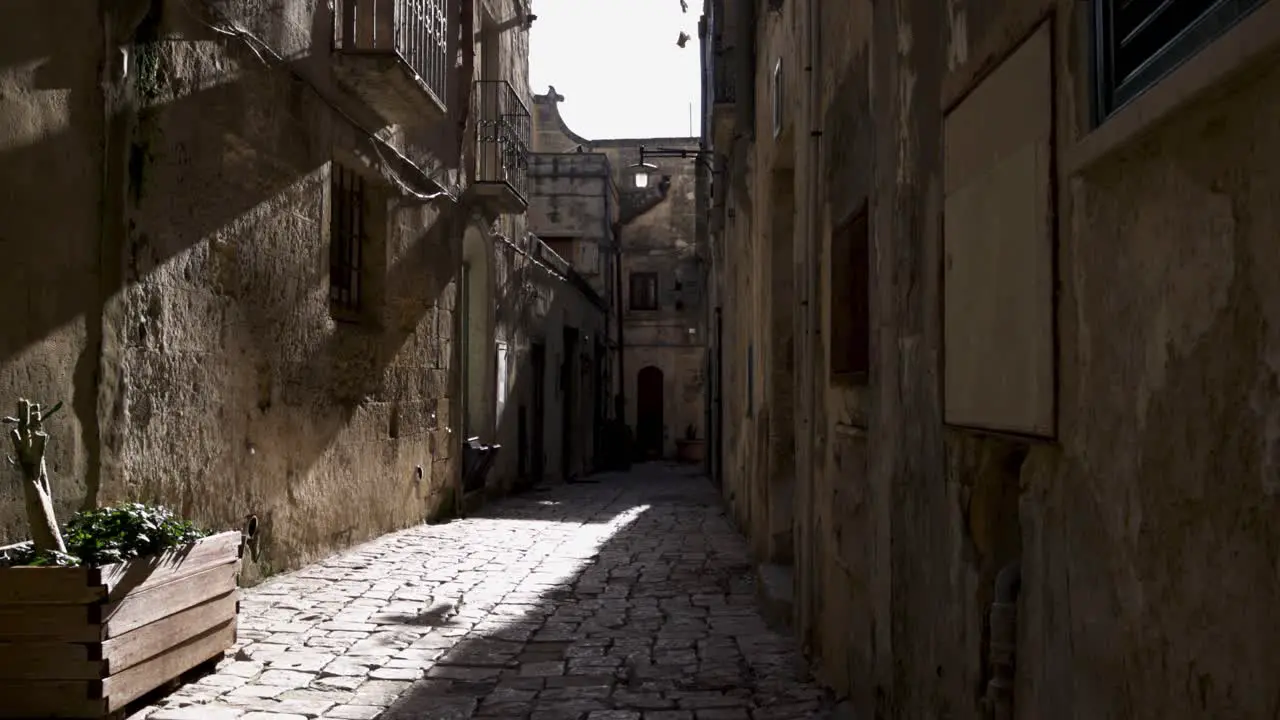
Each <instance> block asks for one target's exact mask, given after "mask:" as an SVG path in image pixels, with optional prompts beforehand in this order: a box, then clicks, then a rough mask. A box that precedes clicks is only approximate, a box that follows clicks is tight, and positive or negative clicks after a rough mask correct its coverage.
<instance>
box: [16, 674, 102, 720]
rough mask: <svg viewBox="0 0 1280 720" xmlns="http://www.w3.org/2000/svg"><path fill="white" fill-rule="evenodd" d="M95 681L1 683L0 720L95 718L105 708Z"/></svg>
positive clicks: (99, 715) (100, 714) (100, 715)
mask: <svg viewBox="0 0 1280 720" xmlns="http://www.w3.org/2000/svg"><path fill="white" fill-rule="evenodd" d="M98 685H99V683H98V681H97V680H54V681H38V680H37V681H33V680H23V681H20V682H8V681H0V718H33V717H41V718H98V717H102V716H103V715H105V714H106V712H107V704H106V702H104V701H103V700H101V699H100V698H98Z"/></svg>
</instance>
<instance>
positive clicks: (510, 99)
mask: <svg viewBox="0 0 1280 720" xmlns="http://www.w3.org/2000/svg"><path fill="white" fill-rule="evenodd" d="M475 101H476V112H475V122H476V141H477V143H478V145H479V147H478V148H477V153H476V155H477V162H476V177H475V181H476V182H478V183H505V184H506V185H508V186H510V188H511V189H512V190H513V191H514V192H515V193H516V194H517V195H519V196H520V199H521V200H526V199H527V198H528V185H529V142H530V136H531V134H532V131H533V117H532V116H531V115H530V114H529V108H528V107H527V106H525V104H524V102H523V101H521V100H520V96H519V94H517V93H516V89H515V88H513V87H511V83H508V82H507V81H505V80H478V81H476V92H475Z"/></svg>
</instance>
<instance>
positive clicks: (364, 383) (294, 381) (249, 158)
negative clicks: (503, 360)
mask: <svg viewBox="0 0 1280 720" xmlns="http://www.w3.org/2000/svg"><path fill="white" fill-rule="evenodd" d="M353 3H354V4H353ZM422 4H423V5H424V6H430V7H431V8H437V9H438V10H439V12H440V13H441V15H440V17H442V18H446V22H444V24H443V25H440V26H437V27H438V28H439V29H441V30H440V31H441V32H444V34H445V37H446V39H447V46H440V47H439V48H436V49H432V48H427V49H422V48H419V49H418V50H412V49H411V48H409V49H406V48H407V46H406V48H400V47H399V46H397V48H398V49H397V50H396V52H398V53H400V54H399V55H396V54H394V53H392V52H390V51H389V50H387V48H386V47H384V46H379V49H378V50H377V52H373V53H365V54H362V55H358V56H357V55H351V54H347V53H345V52H344V51H345V49H347V48H348V47H354V45H356V44H359V43H362V42H369V43H372V42H374V40H373V39H372V35H368V34H366V31H365V30H361V29H359V28H364V27H367V26H364V25H358V22H357V21H360V18H364V17H365V16H364V15H363V14H359V15H357V14H355V13H353V14H352V15H350V16H347V15H345V14H344V13H345V10H344V9H350V8H355V9H356V10H357V11H358V12H359V13H364V12H365V9H367V8H369V7H372V6H371V5H370V3H369V2H368V1H367V0H360V1H359V2H357V1H356V0H349V1H348V2H346V3H344V2H339V3H336V6H335V4H323V3H320V4H317V3H313V2H307V1H304V0H295V1H290V2H285V3H276V4H272V5H270V6H268V4H264V3H260V2H251V3H243V2H237V3H230V2H214V1H209V0H199V1H197V2H192V1H179V0H154V2H147V1H145V0H135V1H133V2H124V3H114V4H111V5H112V7H111V8H107V9H100V8H99V7H98V4H95V3H89V4H85V3H62V2H58V3H36V2H25V1H23V2H19V3H16V4H15V5H14V6H13V7H8V8H7V9H6V11H5V13H4V15H5V17H6V19H7V20H8V22H6V23H4V25H3V29H0V35H3V37H4V43H3V44H4V45H5V46H6V47H9V48H11V49H13V51H14V52H13V54H11V55H10V56H9V58H8V62H6V63H4V64H3V67H0V87H2V88H3V91H0V117H2V118H3V119H4V122H3V123H0V127H2V128H3V129H0V134H3V135H4V136H5V137H4V140H3V142H0V147H3V151H2V152H3V155H0V168H3V173H0V185H2V186H3V188H4V190H3V193H2V195H3V202H0V217H2V218H3V225H4V227H5V230H4V231H3V233H0V238H2V239H0V257H3V258H4V262H3V263H2V268H3V270H2V271H0V272H2V273H3V279H4V282H3V284H4V286H5V287H6V288H8V289H9V292H10V293H11V303H10V308H14V307H17V308H20V310H18V311H16V312H12V311H11V312H10V314H9V315H7V316H5V317H4V318H3V319H0V338H2V342H0V348H3V351H4V354H3V355H2V356H0V397H4V398H15V397H17V396H19V395H23V396H31V397H34V398H37V399H40V400H46V401H50V402H52V401H55V400H65V401H67V402H68V404H69V405H70V406H71V408H72V409H73V412H71V413H67V414H65V415H63V416H62V417H60V418H59V419H58V420H57V421H55V423H54V425H55V426H54V427H53V428H52V432H53V433H54V436H55V438H54V443H53V447H52V452H51V456H50V459H51V469H52V471H53V476H54V477H53V483H54V485H55V492H56V495H57V498H58V501H59V506H58V512H59V514H60V515H62V516H65V515H66V514H67V513H68V512H70V511H71V510H73V509H75V508H77V507H79V506H81V505H82V504H91V503H95V502H96V503H108V502H113V501H119V500H125V499H136V500H142V501H148V502H158V503H163V504H166V505H169V506H171V507H173V508H174V509H175V510H177V511H180V512H182V513H184V514H186V515H189V516H190V517H192V518H194V519H196V520H197V521H199V522H201V523H203V524H206V525H209V526H212V527H235V526H239V525H240V524H241V523H242V521H243V520H244V519H245V518H246V517H247V516H250V515H253V516H256V517H257V518H258V521H259V528H260V531H259V532H260V534H259V537H258V539H257V541H256V543H255V546H254V547H255V552H254V553H253V557H252V560H253V562H252V563H251V568H250V570H249V577H250V578H252V577H254V576H260V575H262V574H265V573H269V572H271V571H274V570H279V569H281V568H286V567H293V566H297V565H299V564H301V563H304V562H306V561H309V560H311V559H314V558H317V557H319V556H322V555H324V554H326V553H328V552H330V551H332V550H334V549H336V548H340V547H343V546H347V545H350V544H352V543H355V542H358V541H361V540H364V539H366V538H369V537H373V536H376V535H378V534H381V533H384V532H387V531H389V530H392V529H395V528H400V527H404V526H406V525H409V524H412V523H416V522H420V521H422V520H423V519H425V518H428V517H430V516H432V515H435V514H439V513H448V512H452V511H453V509H454V505H455V501H456V499H457V491H458V482H459V476H460V468H459V464H460V455H461V450H460V441H461V439H462V432H461V429H462V427H463V408H462V398H463V393H462V392H461V384H460V373H459V370H460V366H461V361H462V347H461V344H460V343H456V342H455V341H454V339H455V338H456V337H458V336H459V334H460V324H461V322H462V318H461V314H460V313H458V312H457V310H458V307H459V303H458V298H459V291H458V288H459V282H460V277H459V275H460V273H461V269H462V267H463V260H464V257H463V250H464V242H463V238H464V235H467V234H468V233H471V234H475V233H482V234H485V235H484V236H485V237H486V239H487V238H488V235H487V233H489V232H490V228H491V226H493V224H494V223H495V221H497V220H499V218H504V219H503V220H502V221H501V222H502V223H505V225H506V226H511V227H515V228H517V229H520V230H521V231H522V227H523V221H522V220H521V219H520V217H519V216H520V214H521V212H522V209H521V207H520V202H522V200H521V198H520V197H519V192H516V193H515V194H514V195H513V194H511V193H507V194H505V195H501V194H500V195H497V196H495V197H502V198H506V200H507V202H508V206H507V207H505V208H503V207H500V206H498V205H495V204H494V202H492V201H491V198H490V196H489V195H486V194H484V193H477V192H475V191H476V189H477V188H479V187H480V185H481V184H482V183H481V182H478V181H480V180H484V181H486V182H492V180H493V179H494V178H495V177H497V176H496V175H495V174H494V173H496V172H498V170H500V171H502V172H508V171H509V172H513V173H515V172H517V171H518V170H519V168H518V166H517V164H513V163H514V158H515V156H514V155H513V156H512V159H511V160H510V161H504V163H505V164H502V166H501V167H500V168H499V169H498V170H493V169H492V168H490V169H488V170H484V169H482V168H481V166H480V161H479V158H480V157H481V156H482V155H483V154H484V153H485V145H484V142H485V140H483V139H482V138H480V137H479V133H478V132H477V126H478V125H481V124H483V121H484V120H485V119H486V118H492V117H493V116H494V113H493V111H492V109H489V108H486V107H483V103H482V102H481V97H480V95H479V94H478V93H477V88H478V87H479V86H478V85H477V84H476V83H474V82H473V78H476V79H483V80H486V81H489V82H497V83H499V84H501V85H502V86H503V87H505V88H507V89H508V90H509V92H508V93H507V95H508V96H510V97H514V98H516V101H515V102H516V105H518V104H519V103H523V104H524V106H525V107H526V108H527V105H528V82H527V66H528V40H527V26H526V25H525V23H523V22H515V23H512V22H506V24H505V25H495V24H494V22H493V21H492V19H493V18H498V19H501V20H502V21H508V20H509V19H510V18H513V17H514V18H523V17H524V15H525V13H527V7H526V6H525V3H523V2H521V1H520V0H476V2H475V3H472V2H470V1H469V0H468V1H467V2H464V3H461V4H459V3H458V2H457V1H456V0H449V1H448V2H424V3H422ZM104 7H105V6H104ZM393 19H394V22H397V23H406V22H408V16H407V15H398V16H396V17H395V18H393ZM348 21H349V22H351V23H356V24H354V25H350V26H347V25H344V24H343V23H344V22H348ZM353 28H355V29H353ZM477 28H479V29H480V30H481V32H479V33H476V34H477V36H480V37H482V39H481V40H479V41H478V42H477V43H476V44H474V45H472V44H471V43H464V44H463V45H462V50H463V52H461V53H459V52H457V50H458V49H459V38H460V37H470V36H471V35H472V31H473V30H475V29H477ZM72 30H73V31H74V32H69V31H72ZM379 32H381V31H379ZM378 37H382V38H385V36H384V35H379V36H378ZM396 37H397V38H399V39H397V40H396V42H408V41H407V40H404V39H403V38H405V37H412V35H411V34H406V35H403V36H401V35H397V36H396ZM381 42H383V43H385V42H386V41H385V39H384V40H381ZM437 50H438V58H439V60H438V62H435V64H430V63H431V62H433V61H431V60H430V57H431V55H430V54H431V53H432V52H437ZM415 52H416V53H417V54H416V55H415V54H414V53H415ZM455 57H459V58H460V64H455ZM403 58H417V59H415V60H413V62H418V63H421V64H420V65H418V66H415V67H419V69H420V70H421V71H422V73H427V74H428V75H430V77H427V76H425V75H422V74H421V73H420V74H419V76H418V79H416V80H415V79H413V75H412V74H409V73H405V72H403V71H401V68H403V67H404V66H406V65H408V64H409V63H410V61H409V60H406V59H403ZM424 58H426V59H424ZM375 76H376V78H378V81H377V82H375V81H373V80H372V79H371V78H374V77H375ZM428 88H429V89H430V92H428ZM504 97H506V96H504ZM516 105H513V107H515V106H516ZM406 108H407V110H406ZM432 113H434V114H432ZM406 115H407V116H408V117H409V118H410V120H411V121H412V122H408V123H405V122H393V121H391V120H388V118H396V119H398V120H399V119H402V118H403V117H405V116H406ZM525 132H526V137H525V139H524V141H523V142H525V143H527V141H528V138H527V129H526V130H525ZM478 143H479V144H478ZM516 154H517V155H518V153H516ZM485 172H489V173H490V175H488V176H486V175H484V173H485ZM517 174H518V173H517ZM515 178H516V175H510V179H511V180H512V181H513V182H514V181H515ZM517 184H518V183H517ZM353 187H354V188H358V189H359V191H360V192H361V193H362V195H357V194H355V191H352V190H351V188H353ZM512 202H514V203H515V205H514V206H512V205H511V203H512ZM338 206H341V207H342V208H345V209H344V210H338V209H337V208H338ZM357 217H358V218H359V219H360V221H361V222H362V223H363V224H362V225H360V226H359V229H358V230H352V229H351V228H355V227H356V223H357V220H356V219H355V218H357ZM335 218H340V219H343V220H342V222H346V223H349V224H350V225H349V227H348V225H340V224H339V223H338V222H337V221H336V220H335ZM338 227H341V228H342V230H341V231H339V230H335V229H334V228H338ZM469 228H470V230H468V229H469ZM339 232H341V233H342V235H343V237H347V233H348V232H350V233H352V235H351V237H357V238H359V239H358V241H353V242H352V243H351V247H358V248H359V251H358V252H359V260H354V259H352V258H353V257H355V256H354V255H352V256H350V257H346V256H344V257H343V258H340V262H339V261H337V260H335V259H334V257H333V256H332V252H331V251H332V248H333V247H334V243H335V242H337V240H336V239H335V234H337V233H339ZM344 247H345V246H344ZM355 252H356V250H352V253H355ZM487 252H489V253H490V254H492V249H491V248H489V249H488V250H487ZM497 264H498V263H492V264H490V267H493V265H497ZM499 274H500V273H499ZM335 278H341V279H335ZM353 278H355V279H353ZM340 284H342V285H341V286H342V288H343V289H342V290H341V292H339V291H338V290H337V289H338V288H339V285H340ZM343 293H346V295H343ZM348 296H349V297H348ZM335 297H347V298H348V299H350V298H356V299H358V302H356V301H351V302H346V301H343V302H344V303H345V305H344V306H343V307H341V308H340V307H338V304H337V303H338V301H337V300H335ZM348 306H349V307H348ZM6 402H7V401H6ZM15 487H16V486H15V485H13V484H9V483H4V484H0V542H3V541H5V540H12V539H18V538H20V536H21V533H23V532H24V529H23V527H22V523H21V522H20V518H19V515H18V512H19V511H18V510H17V508H19V507H20V503H18V502H16V501H15V500H14V494H13V493H14V488H15Z"/></svg>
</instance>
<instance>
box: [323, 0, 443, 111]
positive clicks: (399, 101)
mask: <svg viewBox="0 0 1280 720" xmlns="http://www.w3.org/2000/svg"><path fill="white" fill-rule="evenodd" d="M449 4H450V3H449V0H337V2H335V4H334V35H335V37H334V48H335V50H336V53H335V58H334V74H335V75H336V76H337V77H338V80H339V81H340V82H342V83H343V84H344V85H346V86H347V87H348V88H350V89H351V90H352V91H353V92H354V93H355V94H356V95H358V96H359V97H360V98H361V99H362V100H363V101H364V102H365V103H367V104H368V105H369V107H371V108H373V110H374V111H376V112H377V113H378V114H379V115H381V116H382V117H383V118H384V119H386V120H387V121H389V122H392V123H395V124H397V125H420V124H427V123H431V122H434V121H438V120H442V119H444V117H445V115H446V112H447V105H446V103H445V98H446V97H447V95H446V91H447V89H448V84H449V74H450V72H451V71H452V69H453V67H452V66H453V63H452V62H451V61H450V57H449V47H450V42H449V38H450V34H451V33H452V32H453V29H454V28H453V26H454V25H455V23H454V22H451V20H450V17H449V14H448V6H449Z"/></svg>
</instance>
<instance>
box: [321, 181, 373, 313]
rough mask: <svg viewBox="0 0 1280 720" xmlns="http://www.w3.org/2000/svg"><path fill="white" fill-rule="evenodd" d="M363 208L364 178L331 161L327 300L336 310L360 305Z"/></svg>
mask: <svg viewBox="0 0 1280 720" xmlns="http://www.w3.org/2000/svg"><path fill="white" fill-rule="evenodd" d="M366 208H367V205H366V187H365V180H364V178H362V177H360V176H359V175H357V174H356V173H355V172H353V171H351V170H350V169H348V168H345V167H343V166H342V165H339V164H337V163H334V164H333V172H332V173H331V174H330V198H329V300H330V302H331V303H332V304H333V307H334V309H335V310H337V311H339V312H344V313H358V312H360V311H361V310H362V309H363V306H364V302H363V301H364V262H365V257H364V256H365V245H366V244H367V241H368V230H367V227H366V222H367V217H366V216H367V214H368V213H366Z"/></svg>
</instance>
